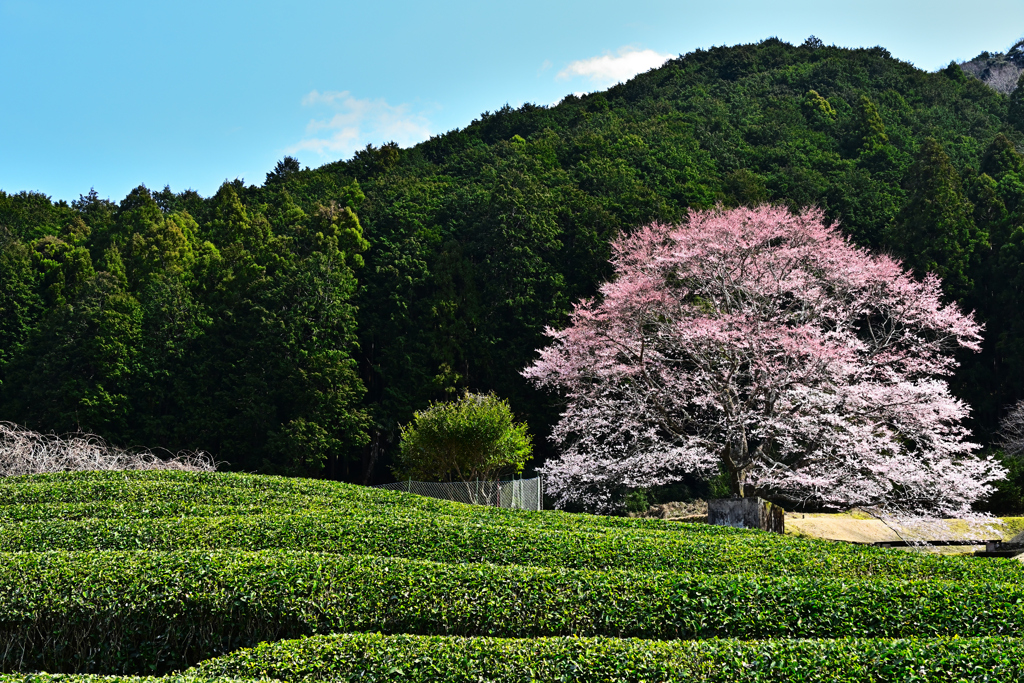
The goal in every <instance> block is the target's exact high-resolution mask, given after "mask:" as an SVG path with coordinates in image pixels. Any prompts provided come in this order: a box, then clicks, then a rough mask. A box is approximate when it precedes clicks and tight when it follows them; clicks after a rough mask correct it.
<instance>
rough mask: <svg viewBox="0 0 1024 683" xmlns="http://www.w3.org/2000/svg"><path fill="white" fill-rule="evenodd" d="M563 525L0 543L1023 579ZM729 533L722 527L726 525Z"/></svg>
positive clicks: (325, 523)
mask: <svg viewBox="0 0 1024 683" xmlns="http://www.w3.org/2000/svg"><path fill="white" fill-rule="evenodd" d="M680 529H681V530H680V531H676V532H674V533H669V532H661V531H651V532H646V533H642V532H639V531H637V530H632V529H618V530H616V529H603V530H596V531H595V530H567V529H558V528H552V527H548V528H543V527H538V526H534V525H531V524H528V523H524V524H521V525H511V524H488V523H483V522H473V521H464V520H461V519H459V518H457V517H453V516H448V515H411V516H410V515H407V514H406V513H405V511H404V510H397V511H395V510H393V511H384V512H380V513H377V514H365V513H349V514H346V513H344V511H339V512H333V511H325V510H313V511H309V512H306V513H303V514H294V515H288V514H284V513H283V512H280V513H277V514H249V515H231V516H224V517H183V518H175V517H157V518H145V517H139V518H127V519H120V518H118V519H86V520H63V519H52V520H49V521H27V522H7V523H0V552H26V551H47V550H93V549H98V550H142V549H148V550H164V551H175V550H217V549H231V548H237V549H241V550H271V549H282V550H307V551H317V552H329V553H336V554H352V555H382V556H392V557H405V558H410V559H423V560H432V561H435V562H451V563H462V562H488V563H492V564H501V565H529V566H541V567H566V568H572V569H631V570H635V571H683V572H694V573H703V574H730V573H747V572H753V573H771V574H787V575H807V576H819V575H825V576H834V577H851V578H869V577H892V578H904V579H913V578H934V579H945V580H982V581H985V580H987V581H1001V582H1007V583H1018V584H1024V572H1022V571H1021V567H1020V564H1019V563H1018V562H1015V561H1014V560H1008V559H993V560H986V561H979V560H977V559H975V558H970V557H961V558H946V557H939V556H934V555H921V554H915V553H905V552H892V551H886V550H883V549H877V548H870V547H863V546H853V545H850V544H846V543H831V542H827V541H815V540H803V539H794V538H789V537H783V536H779V535H776V534H767V533H761V532H737V533H731V534H722V533H717V532H706V531H705V530H706V529H714V527H710V526H709V525H688V526H687V527H686V528H685V529H684V528H683V527H680ZM730 531H733V530H730Z"/></svg>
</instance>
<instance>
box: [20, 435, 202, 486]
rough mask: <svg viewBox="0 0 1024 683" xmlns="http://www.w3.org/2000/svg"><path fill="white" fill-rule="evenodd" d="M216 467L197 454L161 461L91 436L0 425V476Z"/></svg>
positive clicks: (192, 470)
mask: <svg viewBox="0 0 1024 683" xmlns="http://www.w3.org/2000/svg"><path fill="white" fill-rule="evenodd" d="M216 469H217V463H216V462H215V461H214V460H213V458H212V457H210V455H209V454H207V453H203V452H201V451H195V452H191V453H188V452H180V453H174V454H169V455H168V457H165V458H161V457H159V456H157V455H156V454H154V453H153V452H152V451H149V450H145V451H142V452H132V451H128V450H125V449H123V448H118V447H116V446H111V445H109V444H108V443H106V442H105V441H104V440H103V439H102V438H101V437H99V436H96V435H95V434H85V433H77V434H68V435H65V436H58V435H57V434H40V433H39V432H34V431H32V430H30V429H26V428H24V427H21V426H19V425H16V424H14V423H12V422H0V476H5V477H11V476H17V475H20V474H45V473H47V472H79V471H88V470H180V471H189V472H213V471H215V470H216Z"/></svg>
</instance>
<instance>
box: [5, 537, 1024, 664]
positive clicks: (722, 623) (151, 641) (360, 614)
mask: <svg viewBox="0 0 1024 683" xmlns="http://www.w3.org/2000/svg"><path fill="white" fill-rule="evenodd" d="M346 631H351V632H359V631H383V632H386V633H418V634H425V635H426V634H444V635H465V636H505V637H538V636H555V635H604V636H615V637H642V638H657V639H669V638H679V639H695V638H717V637H738V638H745V639H746V638H754V639H757V638H793V637H809V638H829V637H835V636H840V635H842V636H860V637H905V636H911V635H916V636H953V635H957V636H963V637H977V636H983V635H1009V636H1020V635H1021V634H1024V586H1016V585H1006V584H998V583H992V582H959V583H950V582H943V581H894V580H871V581H853V580H837V579H832V578H807V577H769V578H765V577H757V576H749V575H730V576H704V575H690V574H670V573H639V572H625V571H612V572H594V571H571V570H564V569H541V568H531V567H498V566H493V565H472V564H463V565H446V564H437V563H431V562H422V561H413V560H401V559H396V558H374V557H351V556H349V557H342V556H336V555H324V554H315V553H288V552H270V553H268V552H264V553H245V552H220V553H186V552H182V553H172V554H167V553H148V552H142V553H103V552H92V553H40V554H34V553H33V554H14V555H8V556H5V557H3V562H2V563H0V668H2V669H3V670H5V671H12V670H18V669H21V670H25V669H29V670H32V669H42V670H48V671H71V672H73V671H86V672H107V673H110V672H118V673H150V672H165V671H169V670H172V669H176V668H180V667H182V666H185V665H189V664H193V663H195V662H197V661H200V660H202V659H205V658H208V657H211V656H214V655H217V654H222V653H225V652H230V651H232V650H234V649H237V648H239V647H244V646H251V645H254V644H256V643H258V642H262V641H272V640H279V639H281V638H294V637H297V636H300V635H308V634H316V633H321V634H323V633H338V632H346Z"/></svg>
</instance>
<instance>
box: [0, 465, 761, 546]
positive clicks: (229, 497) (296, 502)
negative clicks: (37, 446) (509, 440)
mask: <svg viewBox="0 0 1024 683" xmlns="http://www.w3.org/2000/svg"><path fill="white" fill-rule="evenodd" d="M97 501H110V502H114V503H121V504H124V503H126V502H127V503H138V504H140V507H139V509H140V510H141V509H143V507H142V506H143V505H151V504H154V503H156V502H158V501H159V502H168V503H169V502H180V503H185V502H187V503H191V504H196V505H201V504H209V505H224V504H234V505H250V504H271V503H281V504H282V505H293V506H294V509H305V508H306V507H310V506H313V507H321V506H323V507H329V508H331V509H349V510H358V509H362V510H364V511H365V512H380V511H382V510H385V509H392V510H395V509H404V510H406V511H408V512H410V513H412V514H415V513H430V514H447V515H455V516H458V517H460V518H462V519H465V520H473V521H477V520H479V521H488V522H490V523H502V522H506V523H513V524H517V525H518V524H531V525H538V524H539V525H542V526H544V527H551V526H554V527H558V528H569V529H576V528H580V529H592V528H593V529H606V528H607V529H636V530H643V531H653V530H662V531H673V532H677V531H678V523H677V522H669V521H665V520H660V519H631V518H628V517H603V516H598V515H583V514H569V513H564V512H556V511H546V512H542V513H536V512H527V511H523V510H507V509H502V508H493V507H484V506H478V505H463V504H461V503H455V502H452V501H446V500H438V499H434V498H426V497H423V496H416V495H410V494H407V493H402V492H395V491H385V490H382V489H373V488H368V487H365V486H355V485H352V484H345V483H341V482H332V481H323V480H313V479H292V478H286V477H274V476H266V475H247V474H237V473H221V472H215V473H208V472H173V471H170V472H147V471H139V472H60V473H55V474H43V475H32V476H25V477H10V478H7V479H3V480H0V506H6V505H18V506H22V505H39V504H54V503H58V504H59V503H94V502H97ZM702 526H704V525H702ZM707 532H708V533H717V532H721V533H736V532H739V533H743V532H741V531H739V530H733V529H727V528H725V527H708V530H707Z"/></svg>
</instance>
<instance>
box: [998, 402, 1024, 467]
mask: <svg viewBox="0 0 1024 683" xmlns="http://www.w3.org/2000/svg"><path fill="white" fill-rule="evenodd" d="M999 445H1000V446H1002V447H1003V450H1004V451H1006V453H1007V455H1017V456H1020V455H1024V400H1022V401H1017V403H1016V405H1014V406H1013V408H1010V412H1009V413H1007V414H1006V417H1004V418H1003V419H1002V420H1001V421H1000V423H999Z"/></svg>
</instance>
